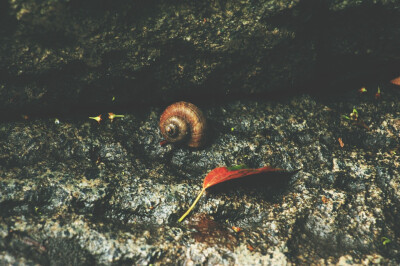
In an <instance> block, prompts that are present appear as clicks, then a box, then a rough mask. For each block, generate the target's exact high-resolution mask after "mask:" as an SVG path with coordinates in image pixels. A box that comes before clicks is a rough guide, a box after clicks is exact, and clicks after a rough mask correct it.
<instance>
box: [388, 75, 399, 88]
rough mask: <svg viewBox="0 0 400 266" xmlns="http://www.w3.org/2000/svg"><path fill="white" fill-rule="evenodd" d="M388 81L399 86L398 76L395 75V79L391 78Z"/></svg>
mask: <svg viewBox="0 0 400 266" xmlns="http://www.w3.org/2000/svg"><path fill="white" fill-rule="evenodd" d="M390 83H392V84H394V85H398V86H400V77H397V78H395V79H392V80H391V81H390Z"/></svg>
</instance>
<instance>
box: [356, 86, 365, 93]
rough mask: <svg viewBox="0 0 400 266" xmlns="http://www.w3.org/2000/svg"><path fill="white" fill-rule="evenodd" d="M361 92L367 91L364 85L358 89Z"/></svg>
mask: <svg viewBox="0 0 400 266" xmlns="http://www.w3.org/2000/svg"><path fill="white" fill-rule="evenodd" d="M358 92H359V93H366V92H367V89H366V88H365V87H362V88H361V89H359V90H358Z"/></svg>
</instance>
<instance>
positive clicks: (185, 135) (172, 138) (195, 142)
mask: <svg viewBox="0 0 400 266" xmlns="http://www.w3.org/2000/svg"><path fill="white" fill-rule="evenodd" d="M160 129H161V134H162V135H163V137H164V138H165V140H166V141H167V142H172V143H174V142H181V143H187V145H188V146H189V147H194V148H198V147H201V146H202V145H203V144H204V142H205V131H206V119H205V117H204V115H203V113H202V112H201V110H200V109H199V108H198V107H197V106H195V105H194V104H191V103H188V102H177V103H174V104H172V105H170V106H168V107H167V108H166V109H165V111H164V112H163V113H162V115H161V118H160Z"/></svg>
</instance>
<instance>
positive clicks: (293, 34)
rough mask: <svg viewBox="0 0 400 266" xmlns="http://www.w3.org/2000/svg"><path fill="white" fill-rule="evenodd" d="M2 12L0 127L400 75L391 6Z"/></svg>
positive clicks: (233, 4) (144, 6)
mask: <svg viewBox="0 0 400 266" xmlns="http://www.w3.org/2000/svg"><path fill="white" fill-rule="evenodd" d="M0 10H1V11H0V57H1V60H0V116H1V117H2V118H3V119H13V118H15V117H19V116H20V115H21V114H23V115H26V114H29V115H31V116H32V115H35V114H38V113H42V114H43V113H45V114H48V113H49V112H50V113H57V114H70V113H75V112H77V110H78V111H80V110H87V109H90V108H96V109H97V110H101V111H106V109H107V110H108V109H109V108H111V107H114V108H115V107H117V108H120V109H121V108H135V107H136V108H138V106H142V105H143V104H144V105H146V104H149V103H150V104H158V103H163V104H165V103H170V102H173V101H176V100H181V99H187V100H191V101H193V100H197V101H199V102H200V101H201V99H210V98H214V99H221V98H232V97H238V96H243V95H246V96H249V95H256V96H258V95H264V94H265V93H272V92H275V93H280V92H281V91H283V90H284V91H286V92H288V91H292V92H293V91H295V92H298V91H299V90H309V89H311V88H314V89H316V90H318V91H322V92H325V91H326V90H329V89H332V86H330V85H331V84H333V88H335V89H336V90H337V89H339V87H340V88H346V87H352V86H353V85H357V86H358V85H361V83H365V82H367V81H369V82H372V81H374V82H375V81H380V80H385V81H387V80H389V78H393V77H394V76H393V75H394V74H399V72H398V66H399V58H400V48H399V47H400V27H399V24H400V14H399V12H400V11H399V10H400V4H399V2H398V1H394V0H393V1H386V0H385V1H384V0H380V1H378V0H376V1H370V0H360V1H325V0H323V1H317V0H315V1H299V0H297V1H288V0H281V1H270V0H263V1H201V2H199V1H170V0H169V1H163V0H158V1H137V0H133V1H132V0H129V1H127V0H119V1H108V0H103V1H100V2H99V1H85V2H82V1H79V0H57V1H53V0H46V1H40V2H38V1H34V0H16V1H3V2H2V3H1V4H0ZM393 66H397V68H396V67H393ZM349 73H352V74H349ZM338 84H340V85H338ZM310 86H312V87H310ZM113 99H115V100H113ZM34 148H36V147H32V149H34Z"/></svg>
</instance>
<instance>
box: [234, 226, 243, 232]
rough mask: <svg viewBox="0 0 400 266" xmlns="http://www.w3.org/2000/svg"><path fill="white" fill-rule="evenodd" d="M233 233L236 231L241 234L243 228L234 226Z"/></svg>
mask: <svg viewBox="0 0 400 266" xmlns="http://www.w3.org/2000/svg"><path fill="white" fill-rule="evenodd" d="M232 229H233V231H235V232H236V233H239V232H240V231H242V228H240V227H237V226H232Z"/></svg>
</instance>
